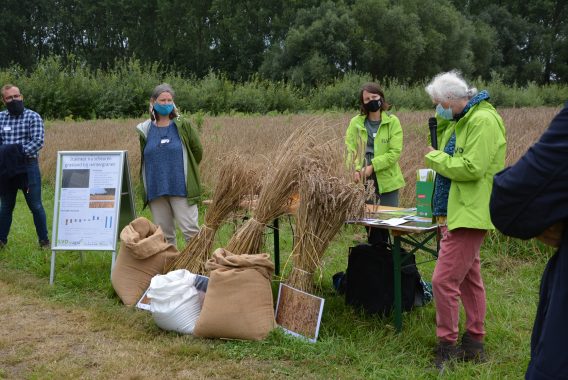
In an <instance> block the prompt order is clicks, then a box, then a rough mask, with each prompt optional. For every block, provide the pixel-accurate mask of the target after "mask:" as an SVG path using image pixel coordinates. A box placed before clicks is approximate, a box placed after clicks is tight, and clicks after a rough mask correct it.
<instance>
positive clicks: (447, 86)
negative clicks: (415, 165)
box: [425, 71, 506, 370]
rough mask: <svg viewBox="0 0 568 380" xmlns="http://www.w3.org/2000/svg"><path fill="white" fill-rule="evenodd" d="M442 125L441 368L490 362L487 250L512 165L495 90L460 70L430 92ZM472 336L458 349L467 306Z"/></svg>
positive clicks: (436, 165) (438, 154)
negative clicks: (496, 193) (472, 83)
mask: <svg viewBox="0 0 568 380" xmlns="http://www.w3.org/2000/svg"><path fill="white" fill-rule="evenodd" d="M426 92H427V93H428V95H430V98H431V99H432V102H433V104H435V105H436V119H437V121H438V129H437V132H438V133H437V136H438V147H439V148H438V149H439V150H437V149H434V148H432V147H428V148H427V149H428V152H427V154H426V156H425V159H426V165H427V166H428V167H429V168H432V169H434V170H435V171H436V173H437V174H436V182H435V190H434V195H433V201H432V204H433V214H434V215H435V217H436V219H437V222H438V225H439V229H440V235H441V241H440V251H439V255H438V260H437V262H436V268H435V269H434V274H433V276H432V286H433V291H434V300H435V303H436V335H437V338H438V345H437V348H436V358H435V365H436V367H438V369H440V370H441V369H443V368H444V364H445V363H446V362H447V361H448V360H466V361H483V360H485V352H484V346H483V340H484V336H485V328H484V323H485V310H486V303H485V288H484V285H483V280H482V278H481V266H480V259H479V251H480V247H481V244H482V243H483V239H484V237H485V234H486V232H487V230H492V229H494V226H493V224H492V223H491V217H490V214H489V198H490V195H491V187H492V184H493V175H494V174H495V173H497V172H498V171H499V170H501V169H502V168H503V167H504V165H505V151H506V140H505V126H504V124H503V120H502V119H501V117H500V116H499V114H498V113H497V111H496V110H495V108H494V107H493V106H492V105H491V104H490V103H489V102H488V101H487V99H489V94H488V93H487V91H481V92H477V89H476V88H472V87H469V86H468V84H467V83H466V81H465V80H464V79H463V78H462V77H461V76H460V74H459V72H457V71H450V72H446V73H441V74H438V75H437V76H436V77H434V79H433V80H432V81H431V82H430V83H429V84H428V85H427V86H426ZM460 298H461V301H462V304H463V306H464V309H465V315H466V323H465V330H466V331H465V333H464V334H463V336H462V339H461V342H460V344H459V345H458V344H457V341H458V334H459V330H458V322H459V300H460Z"/></svg>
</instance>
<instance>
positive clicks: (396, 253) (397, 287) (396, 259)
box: [392, 234, 402, 332]
mask: <svg viewBox="0 0 568 380" xmlns="http://www.w3.org/2000/svg"><path fill="white" fill-rule="evenodd" d="M392 263H393V270H394V310H393V311H394V326H395V328H396V332H401V331H402V290H401V286H402V285H401V279H400V276H401V274H400V271H401V256H400V236H398V235H396V234H395V235H394V245H393V250H392Z"/></svg>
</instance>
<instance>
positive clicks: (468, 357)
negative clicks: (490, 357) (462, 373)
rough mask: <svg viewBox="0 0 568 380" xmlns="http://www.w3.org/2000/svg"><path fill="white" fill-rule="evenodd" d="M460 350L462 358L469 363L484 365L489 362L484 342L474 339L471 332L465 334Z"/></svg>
mask: <svg viewBox="0 0 568 380" xmlns="http://www.w3.org/2000/svg"><path fill="white" fill-rule="evenodd" d="M458 350H459V354H460V356H461V357H462V358H463V360H465V361H467V362H470V361H471V362H476V363H483V362H485V361H487V357H486V356H485V350H484V348H483V342H480V341H478V340H475V339H473V337H472V336H471V335H470V334H469V332H465V333H464V334H463V336H462V339H461V343H460V345H459V346H458Z"/></svg>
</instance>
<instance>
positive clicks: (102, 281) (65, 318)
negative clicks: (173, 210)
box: [0, 108, 559, 379]
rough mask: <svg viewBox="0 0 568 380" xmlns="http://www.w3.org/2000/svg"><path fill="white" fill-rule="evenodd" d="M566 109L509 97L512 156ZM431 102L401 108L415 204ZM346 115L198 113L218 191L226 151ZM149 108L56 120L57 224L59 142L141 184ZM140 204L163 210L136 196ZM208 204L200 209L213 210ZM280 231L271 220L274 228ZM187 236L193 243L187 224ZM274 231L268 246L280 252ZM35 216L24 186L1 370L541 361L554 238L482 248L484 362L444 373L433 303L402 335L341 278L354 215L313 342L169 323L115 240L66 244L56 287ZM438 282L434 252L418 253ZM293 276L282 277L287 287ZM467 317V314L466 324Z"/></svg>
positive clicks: (322, 287)
mask: <svg viewBox="0 0 568 380" xmlns="http://www.w3.org/2000/svg"><path fill="white" fill-rule="evenodd" d="M558 111H559V109H558V108H516V109H512V108H511V109H500V110H499V112H500V114H501V115H502V117H503V119H504V121H505V126H506V128H507V140H508V152H507V164H508V165H510V164H512V163H514V162H515V161H516V160H517V159H518V158H519V157H520V156H521V155H522V154H523V153H524V152H525V151H526V150H527V149H528V147H530V145H531V144H533V143H534V142H535V141H536V140H537V139H538V137H539V136H540V135H541V134H542V132H543V131H544V130H545V129H546V127H547V126H548V123H549V122H550V120H551V119H552V117H553V116H554V115H555V114H556V113H557V112H558ZM431 114H432V112H426V111H422V112H410V111H409V112H399V113H397V116H398V117H399V118H400V120H401V123H402V126H403V130H404V151H403V154H402V157H401V161H400V164H401V168H402V170H403V173H404V176H405V179H406V182H407V185H406V187H405V188H404V189H403V191H402V193H401V205H402V206H408V207H410V206H414V203H415V201H414V196H415V173H416V169H418V168H421V167H423V165H424V162H423V156H424V152H425V147H426V146H427V135H428V127H427V120H428V117H429V116H431ZM352 116H354V115H353V114H347V113H342V112H341V113H326V114H318V115H312V114H310V115H307V114H306V115H273V116H215V117H205V118H204V119H199V120H194V121H195V122H196V124H199V130H200V135H201V140H202V143H203V147H204V157H203V161H202V163H201V165H200V170H201V177H202V182H203V184H204V187H205V191H206V194H205V196H206V197H208V196H210V195H211V190H212V189H213V188H214V186H215V181H216V178H217V177H216V175H217V172H218V168H219V165H220V162H221V161H222V160H223V159H224V158H225V157H226V156H227V155H228V154H229V153H230V152H232V151H237V152H241V153H247V154H250V155H251V156H252V157H253V159H254V160H257V161H258V163H259V164H262V165H267V166H268V165H270V162H271V159H272V158H273V154H274V152H275V151H276V149H277V147H278V146H279V144H281V143H282V142H283V141H284V140H285V138H286V137H287V136H289V135H290V133H291V132H292V131H293V130H294V129H296V128H301V127H302V126H304V125H306V124H307V122H308V121H309V120H313V118H321V119H322V120H323V121H324V122H325V123H326V124H329V125H330V126H332V127H333V128H332V131H333V133H335V134H336V137H337V138H338V139H342V138H343V134H344V132H345V129H346V128H347V124H348V122H349V119H350V118H351V117H352ZM140 121H141V120H137V119H120V120H98V121H84V122H72V121H67V122H63V121H49V122H47V123H46V137H45V143H46V144H45V148H44V149H43V150H42V152H41V156H40V165H41V170H42V174H43V177H44V186H43V200H44V207H45V208H46V213H47V214H48V227H49V230H50V231H51V226H52V223H51V222H52V217H53V199H54V186H55V185H54V183H55V167H56V160H57V152H58V151H73V150H81V151H97V150H105V151H108V150H126V151H128V159H129V165H130V172H131V174H132V183H133V186H134V188H138V186H139V179H138V172H139V162H140V151H139V146H138V136H137V134H136V132H135V129H134V127H135V126H136V124H137V123H139V122H140ZM136 209H137V210H136V211H137V214H138V215H141V216H145V217H147V218H149V219H151V215H150V212H149V210H148V209H142V204H141V201H140V199H139V197H138V195H136ZM204 212H205V209H204V208H203V207H201V208H200V218H202V217H203V214H204ZM240 223H242V220H241V219H240V218H239V217H235V218H234V219H232V220H231V221H230V222H228V223H226V224H225V225H224V226H223V227H222V228H221V229H220V231H219V232H218V234H217V237H216V241H215V247H221V246H224V244H226V242H227V241H228V240H229V239H230V237H231V236H232V234H233V233H234V231H235V229H236V228H237V226H238V225H239V224H240ZM280 227H281V232H280V250H281V274H280V275H281V276H282V277H285V276H286V275H287V274H288V273H289V272H290V270H291V265H290V263H289V262H288V256H289V254H290V252H291V251H292V244H293V238H292V236H293V230H294V220H293V217H285V218H282V219H281V220H280ZM270 233H271V232H270V231H269V230H268V229H267V234H270ZM178 236H179V240H178V248H180V249H183V242H182V239H181V234H178ZM271 239H272V236H270V235H268V236H267V239H266V244H265V251H266V252H268V253H271V254H272V253H273V245H272V244H271ZM36 240H37V238H36V234H35V229H34V225H33V221H32V217H31V214H30V212H29V210H28V209H27V206H26V204H25V200H24V198H23V196H22V195H21V194H20V195H18V202H17V205H16V210H15V212H14V221H13V224H12V229H11V231H10V235H9V244H8V245H7V246H6V247H5V248H4V249H2V250H0V295H1V299H3V300H4V301H5V303H4V304H3V305H2V306H0V308H1V309H2V311H1V312H0V326H2V327H0V331H2V334H0V378H29V379H40V378H41V379H43V378H48V379H67V378H69V379H70V378H129V379H146V378H173V379H175V378H234V379H265V378H308V379H311V378H313V379H328V378H337V379H363V378H365V379H429V378H438V377H442V378H448V379H464V378H476V379H519V378H522V377H523V375H524V371H525V369H526V366H527V363H528V360H529V344H530V334H531V329H532V323H533V320H534V315H535V311H536V305H537V301H538V289H539V283H540V276H541V273H542V271H543V269H544V265H545V263H546V261H547V259H548V258H549V257H550V256H551V255H552V254H553V250H552V249H551V248H549V247H547V246H545V245H543V244H541V243H540V242H537V241H535V240H531V241H519V240H515V239H511V238H507V237H505V236H503V235H501V234H500V233H498V232H491V233H489V234H488V235H487V237H486V239H485V242H484V244H483V246H482V250H481V258H482V275H483V278H484V282H485V286H486V290H487V301H488V302H487V319H486V330H487V336H486V350H487V354H488V361H487V362H486V363H483V364H470V363H457V364H455V365H454V366H453V367H451V368H449V369H447V370H446V371H445V372H444V373H442V374H439V373H438V372H437V371H435V370H434V369H433V365H432V359H433V352H432V350H433V348H434V346H435V344H436V337H435V310H434V305H433V304H432V303H431V304H428V305H426V306H424V307H420V308H416V309H414V310H412V311H411V312H407V313H405V314H404V315H403V323H404V326H403V331H402V332H401V333H396V331H395V328H394V324H393V320H392V318H390V317H384V318H379V317H370V316H366V315H363V314H361V313H359V312H357V311H355V310H353V309H352V308H350V307H349V306H346V305H345V302H344V298H343V297H342V296H339V295H337V294H336V293H335V291H334V290H333V287H332V283H331V277H332V275H333V274H334V273H336V272H338V271H341V270H345V268H346V266H347V254H348V250H349V247H350V246H353V245H355V244H357V243H358V242H360V241H363V240H365V234H364V229H363V228H362V227H356V226H345V227H344V228H343V229H342V231H341V232H340V234H339V235H338V236H337V237H336V238H335V239H334V241H333V242H332V243H331V244H330V246H329V248H328V249H327V251H326V253H325V255H324V258H323V260H324V266H323V269H322V270H321V271H320V272H317V273H316V283H317V285H318V294H317V295H318V296H321V297H323V298H325V306H324V312H323V319H322V324H321V329H320V333H319V338H318V341H317V342H316V343H309V342H307V341H303V340H300V339H297V338H294V337H291V336H288V335H286V334H284V333H283V332H282V331H280V330H278V329H277V330H274V331H273V332H272V333H271V334H270V335H269V337H268V338H267V339H266V340H264V341H260V342H247V341H223V340H206V339H198V338H194V337H192V336H188V335H179V334H176V333H170V332H165V331H162V330H160V329H159V328H157V327H156V325H155V324H154V322H153V320H152V317H151V315H150V314H149V313H148V312H145V311H139V310H136V309H134V308H127V307H125V306H123V305H122V304H121V302H120V299H119V298H118V297H117V296H116V295H115V294H114V290H113V289H112V286H111V284H110V266H111V254H110V252H79V251H59V252H58V254H57V268H56V279H55V284H54V286H50V285H49V272H50V260H49V259H50V255H51V252H50V251H44V250H40V249H39V248H38V244H37V241H36ZM416 261H417V262H418V263H420V265H419V271H420V273H421V274H422V276H423V277H424V279H425V280H427V281H429V280H430V278H431V275H432V271H433V268H434V262H433V261H432V260H430V257H429V256H428V255H426V254H421V253H419V254H417V259H416ZM281 276H276V277H275V278H274V289H276V288H277V285H278V283H279V281H280V280H281V279H282V277H281ZM464 318H465V316H464V315H463V312H462V313H461V323H462V325H461V326H460V327H461V328H462V331H463V321H464Z"/></svg>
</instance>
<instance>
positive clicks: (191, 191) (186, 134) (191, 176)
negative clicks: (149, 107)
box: [136, 116, 203, 207]
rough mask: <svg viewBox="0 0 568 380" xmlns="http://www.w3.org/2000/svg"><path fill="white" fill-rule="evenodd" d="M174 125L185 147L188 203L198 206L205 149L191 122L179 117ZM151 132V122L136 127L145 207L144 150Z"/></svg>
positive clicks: (184, 159)
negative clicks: (200, 167) (200, 169)
mask: <svg viewBox="0 0 568 380" xmlns="http://www.w3.org/2000/svg"><path fill="white" fill-rule="evenodd" d="M173 121H174V123H175V125H176V127H177V130H178V133H179V137H180V139H181V142H182V147H183V168H184V175H185V186H186V190H187V203H188V204H190V205H193V204H196V203H198V202H199V201H200V200H201V182H200V179H199V163H200V162H201V158H202V156H203V148H202V146H201V141H200V140H199V134H198V133H197V131H196V130H195V129H194V128H193V127H192V126H191V124H190V123H189V120H187V119H184V118H183V117H180V116H178V117H177V118H175V119H174V120H173ZM149 130H150V120H146V121H144V122H142V123H140V124H138V125H137V126H136V131H137V132H138V135H139V138H140V180H141V183H142V184H143V185H144V186H143V187H142V200H143V201H144V207H146V205H147V204H148V199H147V197H146V175H145V171H144V148H145V147H146V139H147V137H148V131H149Z"/></svg>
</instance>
